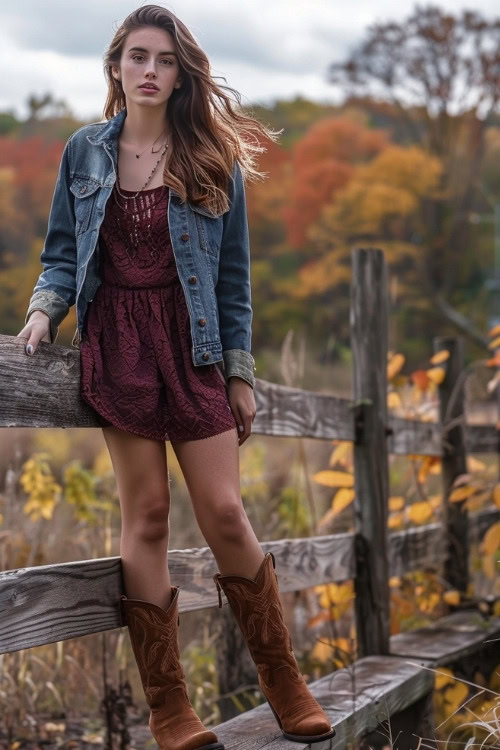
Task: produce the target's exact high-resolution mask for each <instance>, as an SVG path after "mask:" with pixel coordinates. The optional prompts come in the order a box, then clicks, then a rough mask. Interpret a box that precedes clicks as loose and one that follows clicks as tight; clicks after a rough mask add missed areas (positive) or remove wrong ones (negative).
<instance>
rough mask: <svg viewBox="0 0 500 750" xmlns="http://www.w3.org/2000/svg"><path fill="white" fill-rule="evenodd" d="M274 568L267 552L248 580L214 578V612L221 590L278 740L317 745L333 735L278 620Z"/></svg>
mask: <svg viewBox="0 0 500 750" xmlns="http://www.w3.org/2000/svg"><path fill="white" fill-rule="evenodd" d="M275 567H276V562H275V559H274V555H273V553H272V552H268V553H267V554H266V555H265V557H264V559H263V561H262V563H261V565H260V567H259V570H258V571H257V574H256V576H255V578H253V579H252V578H245V577H244V576H237V575H221V574H220V573H216V574H215V575H214V577H213V579H214V582H215V585H216V587H217V591H218V594H219V607H222V597H221V590H222V591H224V593H225V595H226V597H227V600H228V602H229V606H230V607H231V609H232V611H233V614H234V616H235V619H236V621H237V623H238V625H239V627H240V630H241V631H242V633H243V636H244V638H245V641H246V644H247V646H248V650H249V651H250V654H251V656H252V659H253V661H254V663H255V665H256V667H257V672H258V679H259V686H260V689H261V691H262V693H263V694H264V696H265V697H266V698H267V700H268V702H269V705H270V707H271V709H272V711H273V714H274V716H275V718H276V721H277V722H278V725H279V727H280V729H281V731H282V732H283V736H284V737H286V738H287V739H289V740H293V741H295V742H320V741H322V740H325V739H328V738H329V737H333V736H334V735H335V730H334V729H333V727H332V725H331V724H330V721H329V719H328V716H327V715H326V713H325V712H324V711H323V709H322V708H321V706H320V705H319V703H318V701H317V700H316V699H315V698H314V696H313V695H312V694H311V692H310V690H309V688H308V687H307V684H306V682H305V680H304V677H303V676H302V674H301V673H300V670H299V667H298V664H297V661H296V659H295V655H294V653H293V648H292V641H291V638H290V633H289V632H288V629H287V627H286V625H285V621H284V617H283V607H282V603H281V599H280V596H279V588H278V577H277V575H276V573H275V570H274V569H275Z"/></svg>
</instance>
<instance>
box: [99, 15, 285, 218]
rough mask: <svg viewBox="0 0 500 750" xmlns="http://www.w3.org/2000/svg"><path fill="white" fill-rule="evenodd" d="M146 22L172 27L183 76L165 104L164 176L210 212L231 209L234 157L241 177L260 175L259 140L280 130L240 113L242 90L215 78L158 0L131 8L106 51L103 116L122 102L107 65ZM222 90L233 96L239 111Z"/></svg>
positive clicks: (119, 107) (199, 51)
mask: <svg viewBox="0 0 500 750" xmlns="http://www.w3.org/2000/svg"><path fill="white" fill-rule="evenodd" d="M144 26H155V27H157V28H160V29H164V30H165V31H168V32H170V34H171V35H172V37H173V39H174V44H175V50H176V52H177V55H178V59H179V64H180V72H181V77H182V84H181V86H180V87H179V88H174V89H173V91H172V94H171V96H170V98H169V100H168V102H167V104H166V118H167V120H168V124H169V127H170V144H171V152H170V158H169V161H168V163H167V164H166V165H165V169H164V172H163V181H164V183H165V184H166V185H168V186H169V187H172V188H173V189H174V190H175V191H176V192H177V193H178V194H179V195H180V196H181V198H182V200H183V202H184V201H185V200H189V201H191V202H193V203H194V204H203V205H204V206H205V207H206V208H207V209H208V210H209V211H211V212H212V213H216V214H218V213H224V212H225V211H227V209H228V208H229V202H228V195H227V190H228V184H229V178H230V177H231V175H232V170H233V166H234V161H235V160H236V159H237V160H238V162H239V164H240V166H241V168H242V173H243V176H244V179H245V180H247V181H253V180H257V179H264V178H265V177H266V176H267V173H265V172H259V171H258V170H257V168H256V158H255V155H256V154H257V153H262V152H263V151H266V150H267V149H266V147H265V146H264V145H263V142H265V141H266V140H271V141H274V142H275V141H276V140H277V138H278V136H279V135H280V134H281V132H282V130H281V131H274V130H272V129H270V128H268V127H267V126H266V125H264V124H263V123H261V122H259V121H258V120H257V119H256V118H255V117H253V116H251V115H249V114H245V113H244V111H243V110H242V108H241V95H240V94H239V93H238V92H237V91H236V90H235V89H233V88H231V87H230V86H223V85H217V84H216V83H215V81H214V77H213V76H212V74H211V70H210V62H209V59H208V57H207V55H206V54H205V52H204V51H203V50H202V48H201V47H200V45H199V44H198V42H197V41H196V39H195V38H194V36H193V34H192V33H191V32H190V31H189V29H188V28H187V26H186V25H185V24H184V23H182V21H180V20H179V19H178V18H177V16H175V15H174V13H172V11H170V10H168V9H166V8H163V7H162V6H161V5H143V6H141V7H140V8H138V9H137V10H134V11H133V12H132V13H130V14H129V15H128V16H127V17H126V18H125V20H124V21H123V23H122V24H121V25H120V26H119V28H118V29H117V31H116V33H115V35H114V37H113V39H112V41H111V44H110V45H109V47H108V49H107V50H106V52H105V54H104V58H103V59H104V76H105V78H106V82H107V85H108V95H107V99H106V103H105V105H104V110H103V116H104V119H105V120H109V119H111V118H112V117H114V116H115V115H116V114H118V112H120V111H121V110H122V109H123V108H124V107H125V106H126V100H125V94H124V92H123V88H122V84H121V82H120V81H118V80H116V79H115V78H114V77H113V75H112V73H111V66H112V65H115V66H119V64H120V60H121V56H122V50H123V45H124V43H125V40H126V38H127V36H128V34H129V33H130V32H131V31H133V30H135V29H138V28H141V27H144ZM216 77H218V76H216ZM223 80H226V79H225V78H224V79H223ZM224 90H226V91H230V92H232V93H233V94H234V95H235V98H236V100H237V103H238V110H239V111H237V109H236V107H235V106H234V104H233V102H232V101H231V99H230V98H229V97H228V96H227V94H226V93H225V91H224Z"/></svg>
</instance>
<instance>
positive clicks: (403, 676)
mask: <svg viewBox="0 0 500 750" xmlns="http://www.w3.org/2000/svg"><path fill="white" fill-rule="evenodd" d="M433 684H434V676H433V674H432V673H431V672H428V671H426V670H424V669H420V668H418V667H414V666H411V665H409V664H407V663H406V662H405V661H404V660H401V659H397V658H395V657H392V656H368V657H365V658H364V659H360V660H358V661H357V662H355V663H354V664H352V665H351V666H350V667H348V668H346V669H339V670H338V671H336V672H334V673H333V674H329V675H326V676H325V677H322V678H321V679H320V680H316V681H315V682H312V683H309V689H310V691H311V693H312V694H313V695H314V697H315V698H316V700H317V701H318V702H319V703H320V705H321V706H322V708H323V709H324V711H325V712H326V714H327V716H328V718H329V719H330V721H331V722H332V724H333V726H334V727H335V730H336V736H335V737H334V738H332V740H329V741H328V742H327V743H315V744H313V745H310V744H309V743H307V742H304V743H302V742H294V743H293V747H294V749H295V750H306V748H315V749H319V748H321V749H322V750H326V748H332V750H334V749H336V748H338V749H339V750H340V748H346V747H349V746H350V745H351V744H352V745H354V744H355V743H354V741H355V740H356V739H357V738H359V737H360V736H361V735H363V734H364V733H366V732H367V731H370V730H372V729H375V728H376V727H377V726H379V724H380V722H382V721H385V720H387V716H388V715H389V716H390V715H391V714H393V713H397V712H398V711H401V710H402V709H404V708H406V707H407V706H411V705H412V704H413V703H415V702H416V701H417V700H418V699H419V698H421V697H422V696H424V695H426V694H427V693H429V692H430V691H431V690H432V687H433ZM213 729H214V731H215V733H216V734H217V738H218V739H219V741H220V742H223V743H224V747H225V748H226V750H257V748H265V750H286V749H287V748H289V747H290V741H289V740H285V739H284V738H283V735H282V734H281V730H280V729H279V727H278V724H277V722H276V719H275V718H274V716H273V714H272V712H271V709H270V708H269V704H268V703H267V702H266V703H263V704H262V705H260V706H257V707H256V708H254V709H252V710H251V711H247V712H246V713H242V714H240V715H239V716H236V717H234V718H233V719H230V720H229V721H226V722H224V723H222V724H218V725H217V726H216V727H214V728H213Z"/></svg>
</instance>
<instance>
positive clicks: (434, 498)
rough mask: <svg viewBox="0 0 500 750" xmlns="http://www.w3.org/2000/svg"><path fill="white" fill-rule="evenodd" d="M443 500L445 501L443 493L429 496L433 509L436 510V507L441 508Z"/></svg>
mask: <svg viewBox="0 0 500 750" xmlns="http://www.w3.org/2000/svg"><path fill="white" fill-rule="evenodd" d="M442 502H443V496H442V495H431V497H430V498H429V503H430V506H431V508H432V509H433V510H436V508H439V506H440V505H441V503H442Z"/></svg>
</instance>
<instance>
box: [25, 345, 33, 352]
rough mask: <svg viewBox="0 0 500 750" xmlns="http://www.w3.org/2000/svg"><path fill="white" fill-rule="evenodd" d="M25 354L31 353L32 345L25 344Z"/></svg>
mask: <svg viewBox="0 0 500 750" xmlns="http://www.w3.org/2000/svg"><path fill="white" fill-rule="evenodd" d="M26 354H33V346H32V345H31V344H27V346H26Z"/></svg>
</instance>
